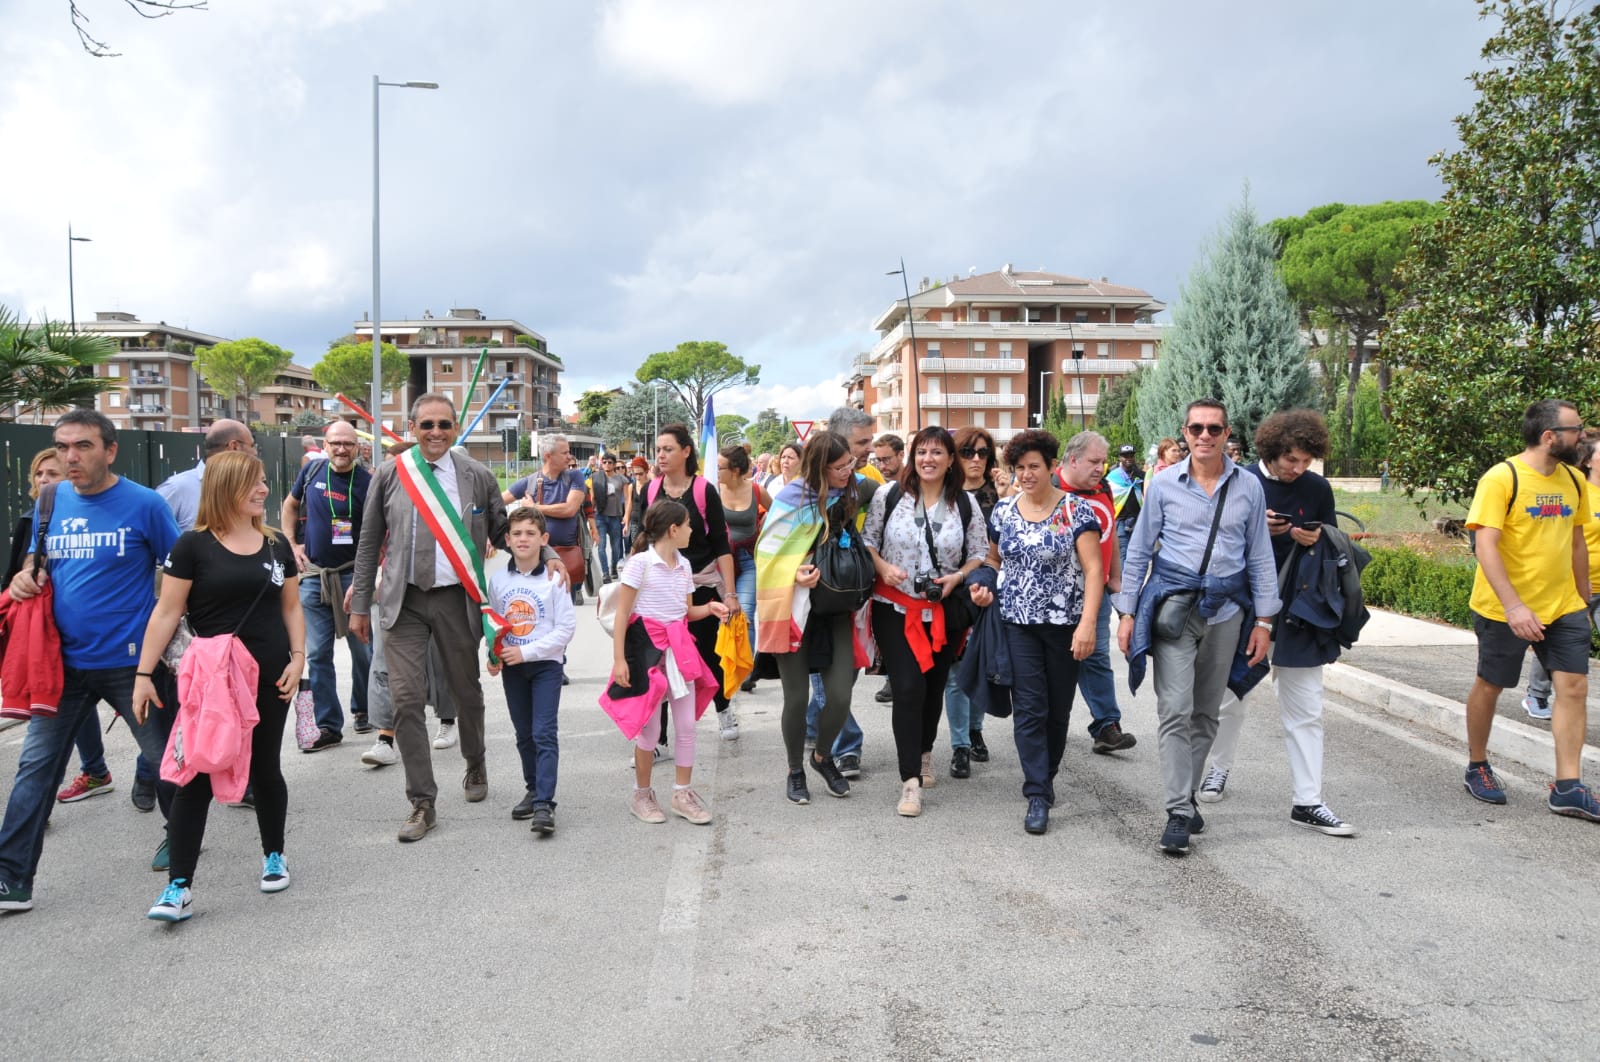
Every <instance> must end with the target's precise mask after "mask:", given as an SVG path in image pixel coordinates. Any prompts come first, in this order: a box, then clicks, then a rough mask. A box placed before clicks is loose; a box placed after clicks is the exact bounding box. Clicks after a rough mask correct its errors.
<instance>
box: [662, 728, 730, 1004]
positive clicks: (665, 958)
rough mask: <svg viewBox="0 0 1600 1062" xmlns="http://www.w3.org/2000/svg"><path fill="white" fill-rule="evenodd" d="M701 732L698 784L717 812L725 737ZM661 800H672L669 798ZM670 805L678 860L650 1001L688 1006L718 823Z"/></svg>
mask: <svg viewBox="0 0 1600 1062" xmlns="http://www.w3.org/2000/svg"><path fill="white" fill-rule="evenodd" d="M695 736H696V738H697V739H698V740H697V741H696V742H695V765H694V787H695V789H696V790H697V791H699V792H700V793H702V794H704V795H705V797H707V798H708V799H707V803H708V804H709V805H710V807H711V813H712V814H713V815H716V814H719V813H720V812H719V811H718V809H717V800H716V799H715V793H716V782H717V756H718V754H719V751H720V749H721V747H722V742H721V741H720V740H719V738H718V734H717V730H716V728H715V727H714V726H713V727H709V728H702V729H701V730H700V731H699V732H698V733H696V735H695ZM669 774H670V772H669ZM669 786H670V783H669ZM668 792H670V789H669V790H668ZM662 795H663V796H666V795H667V794H662ZM668 799H670V797H669V798H668ZM661 803H662V804H663V805H666V803H667V800H662V802H661ZM665 810H667V825H666V828H667V829H670V830H672V831H673V832H674V837H673V843H672V865H671V866H670V867H669V868H668V869H667V887H666V892H665V896H664V897H663V898H662V901H661V921H660V922H659V924H658V926H657V931H656V950H655V955H654V957H653V958H652V960H651V963H650V996H649V1005H650V1006H651V1007H652V1008H655V1009H665V1008H678V1007H683V1006H686V1005H687V1004H688V1002H689V1000H690V999H691V998H693V995H694V971H695V945H696V943H697V939H698V937H699V932H700V900H701V897H702V895H703V893H704V892H705V871H706V854H707V853H708V852H709V851H710V850H711V841H712V831H713V830H715V829H716V824H715V822H713V823H712V824H711V825H710V826H694V825H691V824H690V823H688V822H686V821H684V820H683V819H680V818H678V817H677V816H676V815H673V814H672V812H671V810H670V809H665Z"/></svg>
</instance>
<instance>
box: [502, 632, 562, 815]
mask: <svg viewBox="0 0 1600 1062" xmlns="http://www.w3.org/2000/svg"><path fill="white" fill-rule="evenodd" d="M500 684H501V685H502V686H504V687H505V691H506V707H507V708H509V709H510V710H511V729H513V730H515V731H516V733H517V755H519V756H521V757H522V781H523V784H525V785H526V786H527V787H528V792H529V793H532V794H533V799H534V800H536V801H539V802H541V803H544V804H549V805H550V806H551V807H555V806H556V769H557V766H558V764H559V762H560V758H561V748H560V744H559V743H558V741H557V737H556V730H557V728H556V711H557V709H558V708H560V707H561V661H559V660H532V661H529V662H528V663H526V664H510V665H508V666H507V667H506V668H505V669H504V670H502V671H501V672H500Z"/></svg>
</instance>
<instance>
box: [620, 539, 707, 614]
mask: <svg viewBox="0 0 1600 1062" xmlns="http://www.w3.org/2000/svg"><path fill="white" fill-rule="evenodd" d="M618 578H620V579H621V581H622V585H623V586H631V587H633V588H634V589H635V590H637V591H638V592H639V596H638V598H637V599H635V601H634V603H633V611H634V614H635V615H637V616H643V617H645V618H646V619H653V620H659V621H660V622H662V623H671V622H673V621H674V620H680V619H683V618H684V616H685V615H687V614H688V611H689V595H690V594H692V593H694V569H693V568H691V567H689V558H687V557H685V556H684V555H683V554H682V553H679V554H678V560H677V564H676V565H674V566H673V567H670V568H669V567H667V562H666V561H665V560H663V559H662V557H661V554H659V553H657V552H656V550H655V547H654V546H649V547H646V548H645V551H644V552H643V553H635V554H634V555H633V556H631V557H629V558H628V562H627V563H626V564H624V565H623V566H622V574H621V575H620V576H619V577H618Z"/></svg>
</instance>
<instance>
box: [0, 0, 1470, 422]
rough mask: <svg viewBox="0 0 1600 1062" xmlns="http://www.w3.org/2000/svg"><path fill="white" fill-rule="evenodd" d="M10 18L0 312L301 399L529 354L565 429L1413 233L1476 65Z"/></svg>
mask: <svg viewBox="0 0 1600 1062" xmlns="http://www.w3.org/2000/svg"><path fill="white" fill-rule="evenodd" d="M79 4H80V7H81V8H82V9H83V10H84V11H85V13H86V14H88V15H89V17H90V18H91V19H92V23H91V30H92V32H94V33H95V35H96V36H97V37H99V38H100V39H102V40H104V41H106V42H107V43H108V44H109V45H110V46H111V47H112V48H113V49H115V50H118V51H120V52H122V53H123V54H122V56H121V57H120V58H114V59H94V58H91V57H90V56H88V55H86V54H84V53H83V52H82V51H81V50H80V48H79V45H78V41H77V38H76V36H75V34H74V33H73V31H72V28H71V25H70V24H69V22H68V17H67V2H66V0H27V2H23V0H0V15H3V17H4V20H5V22H4V24H5V26H6V31H5V33H4V34H3V35H0V143H4V144H5V145H6V154H7V156H8V165H7V167H6V174H5V178H4V180H3V182H0V304H3V305H7V306H10V307H12V308H14V309H16V310H18V311H20V312H21V313H23V314H24V315H31V316H34V317H39V316H42V315H44V314H46V313H48V314H49V315H50V316H51V317H54V318H58V319H59V318H65V317H66V315H67V302H68V299H67V263H66V245H65V240H66V228H67V224H68V222H69V221H70V222H71V223H72V224H73V226H74V228H75V230H76V231H77V232H78V233H81V234H83V235H87V236H89V237H91V238H92V239H93V241H94V242H93V243H88V244H79V245H78V250H77V254H76V258H75V266H76V295H77V305H78V315H79V317H80V318H88V317H90V316H91V315H92V313H93V312H94V311H96V310H109V309H121V310H126V311H130V312H134V313H137V314H139V315H140V316H141V317H143V318H145V319H152V320H154V319H160V320H166V321H169V322H172V323H174V324H182V325H186V326H188V327H192V328H195V329H198V330H201V331H204V332H210V333H212V334H216V335H223V336H228V337H240V336H249V335H255V336H260V337H262V338H264V339H267V340H270V341H272V342H274V343H277V344H279V345H281V346H283V347H286V348H287V349H290V350H292V351H294V353H295V356H296V357H295V360H296V361H297V362H298V363H300V364H302V365H308V366H309V365H311V364H314V363H315V362H316V360H317V359H318V358H319V357H320V354H321V352H322V351H323V350H324V349H326V345H327V342H328V340H330V339H333V338H335V337H337V336H340V335H343V334H344V333H346V332H348V331H349V328H350V325H351V322H352V321H354V320H356V319H358V318H360V317H361V315H362V313H363V312H364V311H367V310H369V309H370V303H371V290H372V288H371V285H372V280H371V253H372V247H371V220H370V219H371V185H372V141H371V137H372V89H371V78H372V75H373V74H375V73H376V74H381V75H382V76H383V78H384V79H385V80H393V81H404V80H424V81H437V82H439V83H440V84H441V86H442V87H441V89H440V90H439V91H437V92H424V91H414V90H402V89H384V90H383V93H384V95H383V99H382V143H383V307H384V316H385V317H386V318H390V319H393V318H396V317H401V316H406V317H417V316H420V315H421V313H422V311H423V310H424V309H429V310H432V311H433V312H434V313H435V314H436V315H442V314H443V313H444V311H445V310H446V309H448V308H450V307H451V306H472V307H477V308H479V309H482V310H483V311H484V312H485V313H487V314H488V315H489V316H491V317H495V316H509V317H512V318H515V319H517V320H519V321H521V322H522V323H524V324H526V325H528V326H529V327H531V328H533V329H534V330H536V331H538V332H540V333H541V334H543V335H544V336H546V337H547V338H548V339H549V340H550V344H551V349H552V350H554V351H555V352H556V353H558V354H560V355H561V356H562V357H563V359H564V360H565V363H566V365H567V372H566V374H565V376H564V378H563V391H564V393H563V396H562V397H563V400H564V406H565V407H566V408H569V409H570V408H571V405H572V402H573V401H574V400H575V399H576V398H577V396H578V395H579V394H580V393H581V392H582V391H583V390H584V389H586V388H590V387H612V386H618V385H620V384H622V383H623V382H624V381H625V380H627V379H628V378H630V377H631V376H632V374H633V371H634V369H635V368H637V366H638V365H639V363H640V362H641V361H642V360H643V359H644V357H645V356H647V355H649V354H650V353H652V352H654V351H657V350H665V349H670V348H671V347H673V346H675V345H676V344H677V343H679V342H680V341H683V340H687V339H718V340H722V341H723V342H725V343H727V344H728V345H729V347H730V348H731V349H732V350H733V351H734V352H735V353H737V354H739V355H741V356H742V357H744V358H746V359H747V360H749V361H751V362H755V363H759V364H760V365H761V379H762V383H761V385H760V386H759V387H756V388H751V389H746V390H743V391H738V392H732V393H730V394H728V395H726V396H718V401H717V408H718V411H719V412H721V413H729V412H739V413H744V414H745V415H747V416H752V417H753V416H754V415H755V414H756V413H757V412H759V410H760V409H762V408H763V407H765V406H768V405H776V406H777V407H778V408H779V410H780V411H781V412H784V413H786V414H788V415H790V416H793V417H807V416H818V415H823V414H825V413H826V412H827V411H828V410H829V409H830V408H832V407H833V406H834V405H836V404H838V402H839V400H840V399H841V398H842V396H843V392H842V388H841V386H840V385H841V383H842V380H843V376H844V373H845V370H846V368H847V366H848V364H849V361H850V359H851V358H852V357H853V356H854V355H855V354H856V353H858V352H860V351H862V350H866V349H868V348H869V347H870V346H871V345H872V343H873V342H874V340H875V338H876V337H875V334H874V333H873V331H872V329H871V321H872V320H873V319H874V318H875V317H876V316H877V315H878V314H879V313H881V312H882V311H883V310H884V309H885V308H886V307H887V306H888V305H889V303H890V302H891V301H892V300H893V299H895V298H896V297H897V296H898V293H899V283H900V281H899V278H898V277H889V276H885V275H884V272H885V271H886V270H889V269H893V268H895V267H896V265H897V264H898V261H899V259H900V258H901V257H902V256H903V257H904V258H905V261H906V268H907V271H908V272H909V273H910V275H911V277H912V278H913V286H915V280H916V278H919V277H922V276H929V277H943V278H949V277H950V276H951V275H954V274H957V273H963V274H964V273H966V272H967V271H968V269H969V268H971V267H976V268H977V269H978V270H979V271H980V272H986V271H989V270H993V269H998V268H999V267H1000V266H1001V265H1002V263H1005V262H1010V263H1013V265H1014V266H1015V267H1016V268H1018V269H1034V268H1040V267H1043V268H1045V269H1048V270H1050V271H1053V272H1060V273H1067V274H1072V275H1079V276H1094V277H1098V276H1107V277H1109V278H1110V279H1111V280H1112V281H1114V282H1116V283H1121V284H1128V285H1133V286H1136V287H1142V288H1145V289H1147V290H1149V291H1150V292H1151V293H1152V294H1154V295H1155V296H1157V297H1158V298H1161V299H1163V300H1166V301H1168V302H1169V303H1172V302H1175V301H1176V299H1177V297H1178V295H1179V290H1180V286H1181V284H1182V282H1183V280H1184V278H1185V276H1186V275H1187V273H1188V271H1189V269H1190V267H1191V264H1192V262H1193V261H1194V258H1195V255H1196V251H1197V248H1198V247H1199V246H1200V245H1201V243H1202V242H1203V241H1204V240H1205V239H1206V238H1207V236H1208V235H1209V234H1210V233H1211V232H1212V231H1213V230H1214V228H1215V227H1216V225H1217V224H1218V222H1219V221H1220V219H1221V218H1222V216H1223V214H1224V212H1225V211H1226V210H1227V208H1228V207H1229V206H1230V205H1231V204H1232V203H1234V202H1235V201H1237V200H1238V198H1239V197H1240V195H1241V194H1242V192H1243V189H1244V187H1245V184H1246V182H1248V183H1249V188H1250V195H1251V198H1252V200H1253V202H1254V204H1255V206H1256V209H1257V210H1258V212H1259V213H1260V215H1261V216H1262V217H1263V219H1266V218H1271V217H1277V216H1282V215H1288V214H1300V213H1304V212H1305V211H1306V210H1308V209H1310V208H1311V207H1314V206H1317V205H1319V204H1322V203H1326V202H1330V201H1335V200H1338V201H1342V202H1352V203H1360V202H1372V201H1377V200H1382V199H1409V198H1433V197H1436V196H1437V195H1438V194H1439V184H1438V181H1437V178H1436V176H1435V174H1434V172H1433V170H1432V169H1431V168H1430V167H1429V166H1428V164H1427V159H1428V156H1429V155H1431V154H1432V153H1434V152H1435V151H1438V150H1440V149H1445V148H1449V147H1451V146H1452V145H1453V144H1454V143H1455V136H1454V127H1453V124H1452V119H1453V117H1454V116H1455V115H1457V114H1459V113H1461V112H1462V111H1464V110H1466V109H1467V108H1468V107H1469V106H1470V105H1471V102H1472V93H1471V89H1470V86H1469V85H1468V84H1467V82H1466V80H1465V79H1466V76H1467V74H1469V73H1470V72H1471V71H1472V70H1474V69H1476V68H1477V67H1478V66H1479V65H1480V60H1479V51H1480V49H1481V47H1482V43H1483V41H1484V40H1485V39H1486V38H1487V36H1488V35H1489V31H1490V27H1489V26H1488V25H1487V24H1486V23H1484V22H1482V21H1480V19H1479V18H1478V13H1477V6H1476V4H1475V3H1472V2H1470V0H1405V2H1403V3H1398V2H1393V0H1381V2H1380V0H1339V2H1332V0H1308V2H1305V3H1295V4H1287V3H1282V2H1281V0H1234V2H1229V3H1217V4H1192V3H1191V4H1183V3H1176V2H1169V0H1074V2H1071V3H1062V2H1060V0H1053V2H1052V0H1045V2H1032V0H1026V2H1024V0H1018V2H1013V3H1006V4H995V5H982V4H972V3H956V2H946V0H920V2H916V3H910V2H901V0H871V2H862V0H810V2H807V3H787V2H783V3H780V2H777V0H773V2H761V3H751V2H748V0H608V2H597V3H593V4H585V3H554V2H546V3H531V2H526V0H452V2H451V3H438V2H434V0H270V2H263V0H211V7H210V10H209V11H206V12H196V13H183V14H178V15H175V16H173V17H170V18H165V19H160V20H156V21H147V20H143V19H140V18H138V17H137V16H136V15H134V14H133V13H132V12H131V11H129V10H128V9H127V8H126V7H125V6H124V5H123V4H122V3H121V0H79Z"/></svg>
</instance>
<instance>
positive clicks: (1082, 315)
mask: <svg viewBox="0 0 1600 1062" xmlns="http://www.w3.org/2000/svg"><path fill="white" fill-rule="evenodd" d="M1072 319H1073V321H1075V322H1077V323H1078V324H1087V323H1088V322H1089V311H1088V310H1079V311H1077V312H1076V313H1074V314H1073V315H1072Z"/></svg>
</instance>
